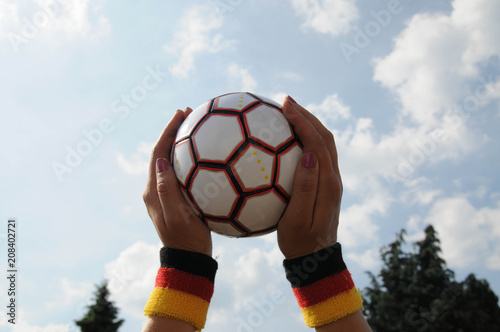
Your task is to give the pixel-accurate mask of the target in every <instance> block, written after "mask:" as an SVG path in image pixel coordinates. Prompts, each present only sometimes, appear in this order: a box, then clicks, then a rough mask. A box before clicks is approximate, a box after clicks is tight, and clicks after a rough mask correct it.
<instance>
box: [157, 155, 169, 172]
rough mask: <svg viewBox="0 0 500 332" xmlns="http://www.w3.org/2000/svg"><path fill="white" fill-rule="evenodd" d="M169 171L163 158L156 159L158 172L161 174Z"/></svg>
mask: <svg viewBox="0 0 500 332" xmlns="http://www.w3.org/2000/svg"><path fill="white" fill-rule="evenodd" d="M166 169H167V161H166V160H165V159H163V158H158V159H156V172H158V173H161V172H163V171H165V170H166Z"/></svg>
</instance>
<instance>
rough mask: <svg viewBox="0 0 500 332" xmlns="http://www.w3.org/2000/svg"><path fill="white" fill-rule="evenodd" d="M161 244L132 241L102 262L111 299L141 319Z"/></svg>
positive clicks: (158, 261)
mask: <svg viewBox="0 0 500 332" xmlns="http://www.w3.org/2000/svg"><path fill="white" fill-rule="evenodd" d="M160 248H161V246H160V245H159V244H158V245H152V244H148V243H145V242H136V243H134V244H132V245H131V246H130V247H128V248H126V249H125V250H123V251H122V252H121V253H120V254H119V255H118V257H117V258H116V259H115V260H113V261H111V262H109V263H107V264H106V265H105V268H104V270H105V272H104V275H105V278H106V280H108V289H109V291H110V293H111V299H112V300H113V301H115V302H116V305H117V306H118V307H119V308H120V309H121V310H122V311H123V312H124V313H126V314H128V315H130V316H132V317H135V318H138V319H142V318H143V317H144V313H143V308H144V305H145V304H146V301H147V299H148V296H149V294H150V293H151V291H152V290H153V288H154V283H155V278H156V273H157V272H158V269H159V267H160V260H159V251H160Z"/></svg>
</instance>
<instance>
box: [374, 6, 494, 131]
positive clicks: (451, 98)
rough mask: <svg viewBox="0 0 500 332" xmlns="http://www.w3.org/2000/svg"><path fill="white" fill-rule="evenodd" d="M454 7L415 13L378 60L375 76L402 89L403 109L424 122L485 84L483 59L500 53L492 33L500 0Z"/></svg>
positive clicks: (399, 92)
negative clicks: (434, 11)
mask: <svg viewBox="0 0 500 332" xmlns="http://www.w3.org/2000/svg"><path fill="white" fill-rule="evenodd" d="M453 8H454V10H453V12H452V13H451V15H447V14H417V15H415V16H414V17H413V18H412V19H411V20H410V21H409V23H408V26H407V28H406V29H405V30H404V31H403V32H402V33H400V34H399V36H398V37H396V39H395V47H394V50H393V51H392V52H391V53H390V54H389V55H387V56H386V57H384V58H380V59H376V61H375V74H374V78H375V80H376V81H379V82H381V83H382V84H383V85H384V86H386V87H388V88H390V89H391V90H392V91H393V92H394V93H395V94H396V95H397V97H398V98H399V100H400V102H401V105H402V113H403V114H404V115H407V116H409V118H410V119H411V120H412V121H414V122H415V123H418V124H419V125H424V126H433V127H435V126H438V122H440V121H442V113H443V112H444V111H446V110H447V109H449V108H450V106H451V105H454V104H457V103H466V102H467V98H468V97H472V96H474V94H475V93H476V91H477V88H480V87H481V85H482V84H484V83H482V82H481V81H478V79H479V78H480V75H481V73H480V64H481V63H484V62H485V61H487V60H488V59H490V57H495V56H496V57H498V56H499V55H500V44H499V43H498V40H497V36H495V34H494V33H493V31H498V30H500V22H499V21H498V17H499V15H500V3H499V2H497V1H488V0H480V1H473V2H471V1H467V0H455V1H454V2H453ZM471 79H474V80H475V82H472V81H471ZM470 85H474V87H473V88H469V86H470ZM476 97H479V96H477V95H476ZM482 97H483V98H482V99H483V101H484V100H485V99H491V98H492V97H493V96H492V94H491V93H486V94H484V95H483V96H482Z"/></svg>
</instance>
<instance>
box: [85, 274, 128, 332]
mask: <svg viewBox="0 0 500 332" xmlns="http://www.w3.org/2000/svg"><path fill="white" fill-rule="evenodd" d="M96 287H97V290H96V291H95V293H94V296H95V303H94V304H92V305H90V306H88V311H87V313H86V314H85V316H84V317H83V318H82V319H80V320H77V321H75V324H76V325H78V326H79V327H80V330H81V331H82V332H117V331H118V329H119V328H120V326H121V325H122V324H123V322H124V320H123V319H117V316H118V308H116V307H115V305H114V303H113V302H111V301H110V300H109V299H108V297H109V291H108V284H107V282H106V281H105V282H103V283H102V284H101V285H98V286H96Z"/></svg>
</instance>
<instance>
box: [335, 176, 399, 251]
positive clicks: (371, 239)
mask: <svg viewBox="0 0 500 332" xmlns="http://www.w3.org/2000/svg"><path fill="white" fill-rule="evenodd" d="M366 192H367V193H369V196H368V197H366V199H365V200H364V201H363V202H362V203H360V204H352V205H350V206H349V207H347V208H343V209H342V212H341V213H340V224H339V229H338V235H339V242H340V243H342V245H344V246H346V247H358V246H359V244H360V243H363V244H365V245H372V244H373V243H375V242H376V240H377V231H378V229H379V227H378V226H377V225H376V224H375V223H374V222H373V216H374V215H376V214H383V213H385V211H386V210H387V208H388V206H389V199H388V197H387V196H386V195H384V194H383V191H379V192H377V190H376V189H374V188H371V187H369V186H367V188H366Z"/></svg>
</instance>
